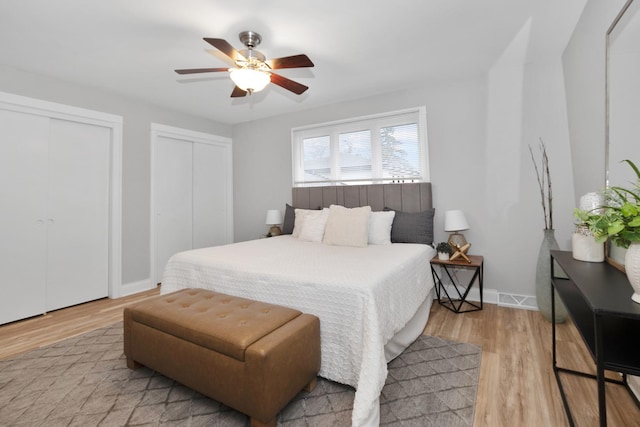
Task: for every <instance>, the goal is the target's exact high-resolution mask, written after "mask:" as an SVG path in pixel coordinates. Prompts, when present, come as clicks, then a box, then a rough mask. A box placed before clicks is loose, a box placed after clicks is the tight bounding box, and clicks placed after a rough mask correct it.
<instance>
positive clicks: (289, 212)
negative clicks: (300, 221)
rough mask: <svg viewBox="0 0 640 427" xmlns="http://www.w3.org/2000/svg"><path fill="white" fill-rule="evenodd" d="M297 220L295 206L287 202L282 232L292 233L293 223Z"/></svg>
mask: <svg viewBox="0 0 640 427" xmlns="http://www.w3.org/2000/svg"><path fill="white" fill-rule="evenodd" d="M295 221H296V210H295V208H294V207H293V206H291V205H289V204H288V203H287V204H286V207H285V209H284V222H283V223H282V234H292V233H293V225H294V223H295Z"/></svg>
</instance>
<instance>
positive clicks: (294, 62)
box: [265, 54, 313, 70]
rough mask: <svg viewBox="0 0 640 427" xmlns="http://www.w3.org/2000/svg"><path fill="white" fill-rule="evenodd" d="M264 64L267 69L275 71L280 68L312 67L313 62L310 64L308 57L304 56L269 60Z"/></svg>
mask: <svg viewBox="0 0 640 427" xmlns="http://www.w3.org/2000/svg"><path fill="white" fill-rule="evenodd" d="M265 62H266V64H267V65H268V66H269V68H271V69H272V70H277V69H281V68H301V67H313V62H311V60H310V59H309V57H308V56H307V55H304V54H301V55H293V56H285V57H283V58H275V59H270V60H268V61H265Z"/></svg>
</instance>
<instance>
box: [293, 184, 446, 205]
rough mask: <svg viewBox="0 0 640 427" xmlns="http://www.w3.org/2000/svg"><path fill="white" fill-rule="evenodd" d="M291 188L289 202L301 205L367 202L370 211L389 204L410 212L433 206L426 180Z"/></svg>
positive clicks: (364, 203) (360, 203) (429, 186)
mask: <svg viewBox="0 0 640 427" xmlns="http://www.w3.org/2000/svg"><path fill="white" fill-rule="evenodd" d="M291 192H292V197H293V199H292V204H293V206H295V207H296V208H302V209H317V208H318V207H323V208H324V207H329V205H332V204H334V205H342V206H345V207H347V208H356V207H359V206H371V209H372V210H374V211H381V210H383V209H384V208H391V209H394V210H398V211H403V212H409V213H411V212H422V211H426V210H427V209H431V208H432V207H433V203H432V199H431V183H430V182H420V183H408V184H371V185H349V186H341V187H333V186H332V187H294V188H293V189H292V191H291Z"/></svg>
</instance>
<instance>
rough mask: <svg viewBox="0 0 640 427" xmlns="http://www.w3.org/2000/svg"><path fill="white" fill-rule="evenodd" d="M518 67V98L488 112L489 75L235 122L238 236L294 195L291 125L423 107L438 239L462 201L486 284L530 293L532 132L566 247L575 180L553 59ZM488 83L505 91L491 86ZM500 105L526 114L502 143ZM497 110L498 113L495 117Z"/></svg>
mask: <svg viewBox="0 0 640 427" xmlns="http://www.w3.org/2000/svg"><path fill="white" fill-rule="evenodd" d="M520 70H521V71H520V73H521V76H520V80H521V81H522V83H521V85H520V88H519V90H520V93H518V94H513V95H514V96H515V97H516V100H517V102H516V104H515V105H512V104H509V103H507V104H505V105H498V107H495V106H494V109H493V110H491V109H490V108H489V93H490V86H491V83H490V78H489V76H488V75H483V76H477V77H470V78H469V79H467V80H463V81H457V82H448V83H440V84H433V85H430V86H424V87H421V88H415V89H412V90H407V91H404V92H397V93H390V94H383V95H376V96H371V97H368V98H364V99H361V100H358V101H353V102H345V103H339V104H334V105H330V106H327V107H324V108H318V109H314V110H308V111H301V112H298V113H295V114H290V115H287V116H279V117H274V118H270V119H266V120H261V121H254V122H249V123H244V124H240V125H236V126H234V129H233V141H234V197H235V198H234V211H235V220H236V222H235V238H236V241H241V240H248V239H253V238H256V237H257V236H259V235H260V234H264V233H265V232H266V230H267V228H266V226H265V224H264V217H265V214H266V211H267V209H274V208H279V209H281V210H283V209H284V204H285V203H286V202H289V203H290V202H291V190H290V187H291V136H290V129H291V128H292V127H296V126H302V125H308V124H312V123H322V122H326V121H331V120H337V119H343V118H347V117H357V116H364V115H368V114H374V113H380V112H384V111H392V110H398V109H403V108H409V107H414V106H418V105H426V107H427V128H428V138H429V151H430V153H429V154H430V159H431V162H430V168H431V182H432V183H433V197H434V206H435V207H436V216H435V225H434V228H435V239H436V241H441V240H446V237H447V233H445V232H444V231H443V216H444V212H445V211H446V210H449V209H462V210H463V211H464V212H465V213H466V216H467V219H468V220H469V223H470V226H471V228H470V230H468V231H466V232H465V236H466V237H467V240H468V241H469V242H471V243H472V248H471V252H472V253H475V254H482V255H484V256H485V287H486V288H489V289H496V290H498V291H500V292H507V293H513V294H519V295H523V294H524V295H534V294H535V291H534V277H535V265H536V260H537V253H538V249H539V245H540V242H541V240H542V231H541V230H542V228H543V226H544V225H543V219H542V211H541V208H540V199H539V192H538V187H537V184H536V178H535V173H534V171H533V166H532V163H531V160H530V158H529V151H528V144H532V145H533V146H534V147H535V146H536V145H535V144H537V140H538V137H543V138H544V139H545V141H546V143H547V148H548V150H549V155H550V157H551V168H552V174H553V180H554V182H553V184H554V190H555V191H556V202H555V205H554V209H556V224H558V226H559V227H556V228H557V229H558V237H559V238H558V241H559V243H560V245H561V247H562V248H563V249H569V246H568V244H569V236H570V233H571V231H572V225H571V224H572V210H573V203H572V199H573V191H572V187H573V182H572V169H571V161H570V155H569V145H568V144H569V142H568V134H567V124H566V113H565V106H564V98H563V93H564V88H563V81H562V69H561V64H560V60H559V57H557V58H555V59H554V60H553V61H549V62H543V63H540V64H526V65H525V64H524V61H522V63H521V66H520ZM492 90H493V91H494V92H495V91H496V90H497V91H498V92H500V91H501V89H500V88H496V87H495V84H494V88H493V89H492ZM496 108H497V109H496ZM506 108H518V109H520V111H521V112H522V114H521V115H522V117H523V119H522V123H519V124H517V126H516V132H515V133H514V134H513V138H509V139H508V140H504V141H502V142H501V144H504V146H503V147H500V146H496V144H495V143H494V136H495V135H497V134H499V133H500V129H501V128H503V127H508V126H510V123H509V121H508V120H509V116H508V115H507V114H506V113H507V112H508V111H507V110H506ZM490 110H491V111H492V114H494V120H493V121H492V122H491V123H490V122H489V120H488V114H489V111H490ZM502 113H504V115H503V117H504V120H502V121H501V120H496V119H495V117H498V118H499V117H500V116H501V114H502ZM489 124H490V125H491V126H492V128H493V129H489ZM490 135H491V137H490Z"/></svg>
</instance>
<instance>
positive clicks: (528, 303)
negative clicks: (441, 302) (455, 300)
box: [444, 283, 538, 311]
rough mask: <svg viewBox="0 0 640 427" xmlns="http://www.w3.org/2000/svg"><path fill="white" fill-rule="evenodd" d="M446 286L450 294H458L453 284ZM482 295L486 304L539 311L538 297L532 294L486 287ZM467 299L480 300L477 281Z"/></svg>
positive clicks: (462, 288) (461, 290)
mask: <svg viewBox="0 0 640 427" xmlns="http://www.w3.org/2000/svg"><path fill="white" fill-rule="evenodd" d="M444 286H445V287H446V288H447V292H449V295H456V291H455V289H453V285H452V284H446V285H444ZM458 289H460V292H461V293H462V292H464V291H465V289H464V287H462V286H460V287H458ZM482 297H483V298H482V302H483V303H484V304H496V305H498V306H499V307H509V308H519V309H522V310H533V311H538V306H537V304H536V297H535V296H532V295H516V294H508V293H505V292H499V291H498V290H497V289H486V288H485V289H484V292H483V295H482ZM467 299H468V300H469V301H474V302H480V290H479V289H478V287H477V285H476V284H475V283H474V285H473V287H472V288H471V290H470V291H469V295H467Z"/></svg>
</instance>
